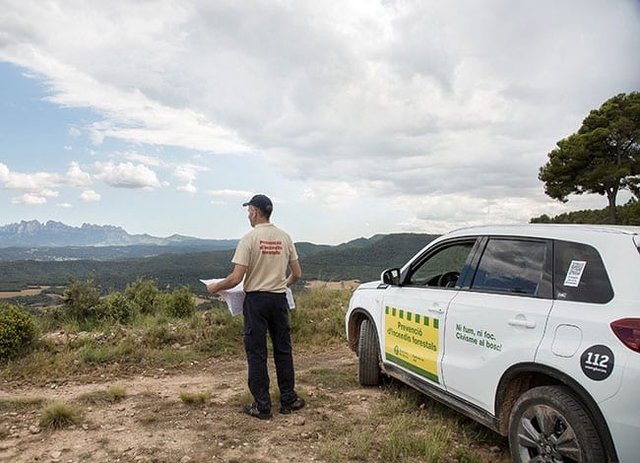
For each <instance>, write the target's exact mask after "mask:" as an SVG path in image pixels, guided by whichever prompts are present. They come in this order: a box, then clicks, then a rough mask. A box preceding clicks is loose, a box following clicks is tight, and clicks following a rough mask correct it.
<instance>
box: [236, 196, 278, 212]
mask: <svg viewBox="0 0 640 463" xmlns="http://www.w3.org/2000/svg"><path fill="white" fill-rule="evenodd" d="M243 206H245V207H246V206H253V207H255V208H258V209H260V210H261V211H262V212H271V211H273V203H272V202H271V200H270V199H269V198H268V197H266V196H265V195H255V196H254V197H253V198H251V199H250V200H249V202H246V203H244V204H243Z"/></svg>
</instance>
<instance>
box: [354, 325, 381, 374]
mask: <svg viewBox="0 0 640 463" xmlns="http://www.w3.org/2000/svg"><path fill="white" fill-rule="evenodd" d="M380 377H381V372H380V344H379V343H378V333H377V332H376V327H375V325H374V324H373V322H372V321H371V320H369V319H368V318H365V319H364V320H362V324H361V325H360V339H359V341H358V382H359V383H360V385H361V386H377V385H378V384H380Z"/></svg>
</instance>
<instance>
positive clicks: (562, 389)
mask: <svg viewBox="0 0 640 463" xmlns="http://www.w3.org/2000/svg"><path fill="white" fill-rule="evenodd" d="M346 331H347V337H348V340H349V345H350V346H351V348H352V349H353V350H354V351H355V352H356V353H357V354H358V356H359V372H358V376H359V381H360V384H362V385H369V386H370V385H377V384H379V383H380V380H381V378H382V375H387V376H391V377H394V378H398V379H400V380H401V381H403V382H404V383H407V384H409V385H410V386H412V387H414V388H416V389H418V390H420V391H421V392H423V393H425V394H427V395H429V396H431V397H433V398H434V399H436V400H439V401H441V402H443V403H446V404H447V405H449V406H451V407H452V408H454V409H456V410H458V411H459V412H461V413H463V414H465V415H467V416H469V417H471V418H473V419H475V420H476V421H478V422H480V423H482V424H484V425H486V426H488V427H489V428H491V429H493V430H494V431H496V432H498V433H500V434H502V435H503V436H508V438H509V445H510V448H511V456H512V458H513V460H514V461H516V462H527V461H541V462H561V461H580V462H605V461H612V462H617V461H620V462H638V461H640V227H614V226H596V225H521V226H518V225H515V226H492V227H475V228H466V229H462V230H457V231H454V232H451V233H448V234H446V235H444V236H441V237H439V238H437V239H435V240H434V241H432V242H431V243H429V244H428V245H427V246H426V247H425V248H423V249H422V250H421V251H420V252H418V253H417V254H416V255H415V256H414V257H413V258H412V259H411V260H409V262H408V263H406V264H405V265H404V266H403V267H402V268H401V269H398V268H394V269H389V270H386V271H384V272H383V273H382V276H381V281H376V282H370V283H365V284H362V285H360V286H359V287H358V289H357V290H356V291H355V292H354V294H353V296H352V298H351V302H350V304H349V310H348V312H347V314H346Z"/></svg>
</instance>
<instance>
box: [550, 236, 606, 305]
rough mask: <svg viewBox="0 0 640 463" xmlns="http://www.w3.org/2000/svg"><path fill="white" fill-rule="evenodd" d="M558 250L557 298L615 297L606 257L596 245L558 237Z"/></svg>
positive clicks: (599, 300) (600, 300)
mask: <svg viewBox="0 0 640 463" xmlns="http://www.w3.org/2000/svg"><path fill="white" fill-rule="evenodd" d="M554 251H555V257H554V278H553V284H554V297H555V298H556V299H562V300H565V301H577V302H593V303H599V304H604V303H606V302H609V301H610V300H611V298H613V288H612V287H611V282H610V281H609V276H608V275H607V271H606V269H605V267H604V264H603V263H602V258H601V257H600V254H599V253H598V251H596V250H595V249H594V248H593V247H591V246H588V245H586V244H581V243H571V242H568V241H556V242H555V247H554Z"/></svg>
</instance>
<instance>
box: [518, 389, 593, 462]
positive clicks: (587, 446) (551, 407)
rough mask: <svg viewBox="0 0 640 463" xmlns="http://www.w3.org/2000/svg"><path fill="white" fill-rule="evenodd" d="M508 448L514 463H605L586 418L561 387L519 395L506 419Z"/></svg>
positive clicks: (533, 390) (585, 414) (576, 402)
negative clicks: (507, 420)
mask: <svg viewBox="0 0 640 463" xmlns="http://www.w3.org/2000/svg"><path fill="white" fill-rule="evenodd" d="M509 447H510V448H511V458H512V459H513V461H514V462H516V463H520V462H522V463H525V462H532V463H533V462H554V463H555V462H596V461H604V460H605V458H604V451H603V448H602V443H601V441H600V438H599V436H598V431H597V430H596V427H595V425H594V424H593V422H592V421H591V419H590V418H589V415H588V414H587V412H586V411H585V409H584V408H583V406H582V405H581V404H580V402H578V401H577V400H576V399H575V397H574V396H573V395H572V394H571V392H570V391H569V389H567V388H566V387H562V386H542V387H536V388H533V389H530V390H528V391H527V392H525V393H524V394H522V395H521V396H520V397H519V398H518V400H517V401H516V403H515V404H514V406H513V409H512V410H511V416H510V417H509Z"/></svg>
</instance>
